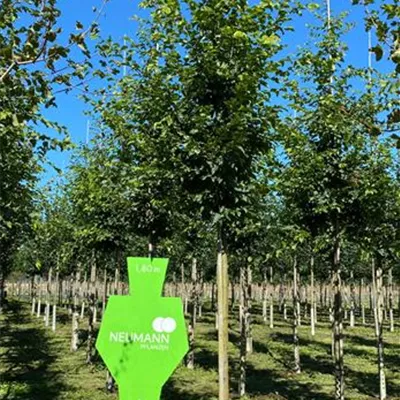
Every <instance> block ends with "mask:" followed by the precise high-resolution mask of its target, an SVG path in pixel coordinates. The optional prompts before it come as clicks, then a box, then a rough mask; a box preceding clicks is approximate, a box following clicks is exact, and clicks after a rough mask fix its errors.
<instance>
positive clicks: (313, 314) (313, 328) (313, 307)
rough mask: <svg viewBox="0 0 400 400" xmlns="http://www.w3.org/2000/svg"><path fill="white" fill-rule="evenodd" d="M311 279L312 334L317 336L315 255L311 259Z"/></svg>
mask: <svg viewBox="0 0 400 400" xmlns="http://www.w3.org/2000/svg"><path fill="white" fill-rule="evenodd" d="M310 275H311V276H310V281H311V288H310V290H311V299H310V302H311V307H310V313H311V315H310V316H311V336H315V304H314V303H315V299H314V255H312V256H311V259H310Z"/></svg>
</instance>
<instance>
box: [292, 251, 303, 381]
mask: <svg viewBox="0 0 400 400" xmlns="http://www.w3.org/2000/svg"><path fill="white" fill-rule="evenodd" d="M297 278H298V275H297V259H296V257H295V258H294V261H293V345H294V372H295V373H296V374H299V373H300V372H301V366H300V348H299V336H298V333H297V326H298V323H299V317H298V312H299V311H298V310H299V307H298V303H299V293H298V288H297Z"/></svg>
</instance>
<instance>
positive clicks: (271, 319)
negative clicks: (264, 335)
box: [269, 267, 275, 329]
mask: <svg viewBox="0 0 400 400" xmlns="http://www.w3.org/2000/svg"><path fill="white" fill-rule="evenodd" d="M269 283H270V285H271V291H270V294H269V327H270V328H271V329H273V328H274V289H275V288H274V269H273V267H270V268H269Z"/></svg>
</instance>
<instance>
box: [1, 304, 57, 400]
mask: <svg viewBox="0 0 400 400" xmlns="http://www.w3.org/2000/svg"><path fill="white" fill-rule="evenodd" d="M29 318H30V317H29V316H28V314H27V311H26V310H25V311H24V310H23V309H22V307H21V305H20V304H19V303H15V302H11V303H10V306H9V308H8V310H7V311H6V313H5V315H4V318H3V321H2V323H1V325H2V327H1V337H0V346H1V348H2V355H1V357H0V362H1V369H0V372H1V381H0V382H1V384H2V386H3V387H7V389H6V393H5V394H4V395H3V396H2V397H0V400H8V399H13V400H23V399H24V400H27V399H29V400H55V399H57V398H59V397H58V396H59V394H60V393H61V392H62V391H63V390H65V385H64V384H63V382H62V381H61V374H60V373H55V372H50V371H49V366H50V365H51V363H52V362H54V360H55V359H56V355H55V354H52V353H51V351H50V348H49V343H48V339H47V338H46V335H45V329H44V328H43V329H42V328H36V327H30V328H27V327H24V326H23V325H24V324H26V323H28V321H29Z"/></svg>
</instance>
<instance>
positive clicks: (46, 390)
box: [0, 301, 400, 400]
mask: <svg viewBox="0 0 400 400" xmlns="http://www.w3.org/2000/svg"><path fill="white" fill-rule="evenodd" d="M255 312H256V317H255V318H254V324H253V333H254V352H253V354H251V355H250V356H249V358H248V376H247V391H248V397H247V398H248V399H257V400H283V399H287V400H303V399H304V400H305V399H307V400H313V399H315V400H331V399H333V376H332V370H333V366H332V361H331V357H330V342H331V333H330V329H329V324H328V323H327V322H322V323H319V324H318V327H317V334H316V336H315V337H314V338H313V337H311V334H310V329H309V327H308V326H306V325H305V324H306V323H307V322H308V321H307V320H305V321H303V326H302V327H300V343H301V362H302V373H301V374H294V373H292V372H291V363H292V354H293V351H292V343H291V327H290V321H283V320H282V318H281V316H280V315H278V313H276V322H275V328H274V329H270V328H269V327H267V326H265V325H263V324H262V321H261V318H260V316H259V314H260V310H259V309H256V310H255ZM325 319H326V316H325ZM230 328H231V330H230V344H229V353H230V358H231V360H230V365H231V381H232V382H231V387H232V397H235V394H234V392H235V391H236V387H237V371H238V359H239V357H238V355H239V334H238V324H237V322H236V321H234V320H232V321H231V325H230ZM399 330H400V326H399V325H397V326H396V332H395V333H389V332H387V331H386V332H385V360H386V373H387V386H388V395H389V398H390V399H393V400H394V399H397V400H400V334H399ZM196 334H197V349H196V368H195V369H194V370H188V369H187V368H185V367H184V366H180V367H179V368H178V369H177V370H176V371H175V374H174V375H173V377H172V378H171V379H170V380H169V382H168V383H167V384H166V385H165V388H164V391H163V395H162V399H164V400H176V399H182V400H183V399H185V400H206V399H207V400H212V399H217V394H218V380H217V378H218V375H217V362H218V360H217V358H218V356H217V354H218V352H217V349H218V343H217V335H216V332H215V329H214V316H213V314H211V313H206V314H205V315H204V316H203V317H202V318H201V320H200V322H199V324H198V326H197V328H196ZM82 336H83V343H82V346H81V348H80V349H79V351H77V352H75V353H72V352H70V337H71V322H70V319H69V317H68V315H67V312H66V311H65V310H61V312H60V317H59V324H58V330H57V333H53V332H52V331H51V329H49V328H45V327H44V324H43V320H42V318H39V319H38V318H36V317H32V316H31V315H30V307H29V304H26V303H25V304H24V303H19V302H16V301H12V302H11V303H10V304H9V307H8V309H7V310H5V312H4V314H3V315H1V316H0V400H22V399H24V400H50V399H51V400H64V399H68V400H88V399H95V400H112V399H117V394H116V393H109V392H108V391H107V390H106V387H105V386H106V385H105V383H106V370H105V369H104V367H103V365H102V363H101V361H100V360H97V361H96V362H95V363H94V364H93V365H86V364H85V343H84V332H83V335H82ZM345 364H346V400H361V399H362V400H367V399H373V398H377V397H378V396H377V393H378V377H377V365H376V349H375V338H374V331H373V328H372V324H371V321H369V326H367V327H356V328H353V329H350V328H346V338H345Z"/></svg>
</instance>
